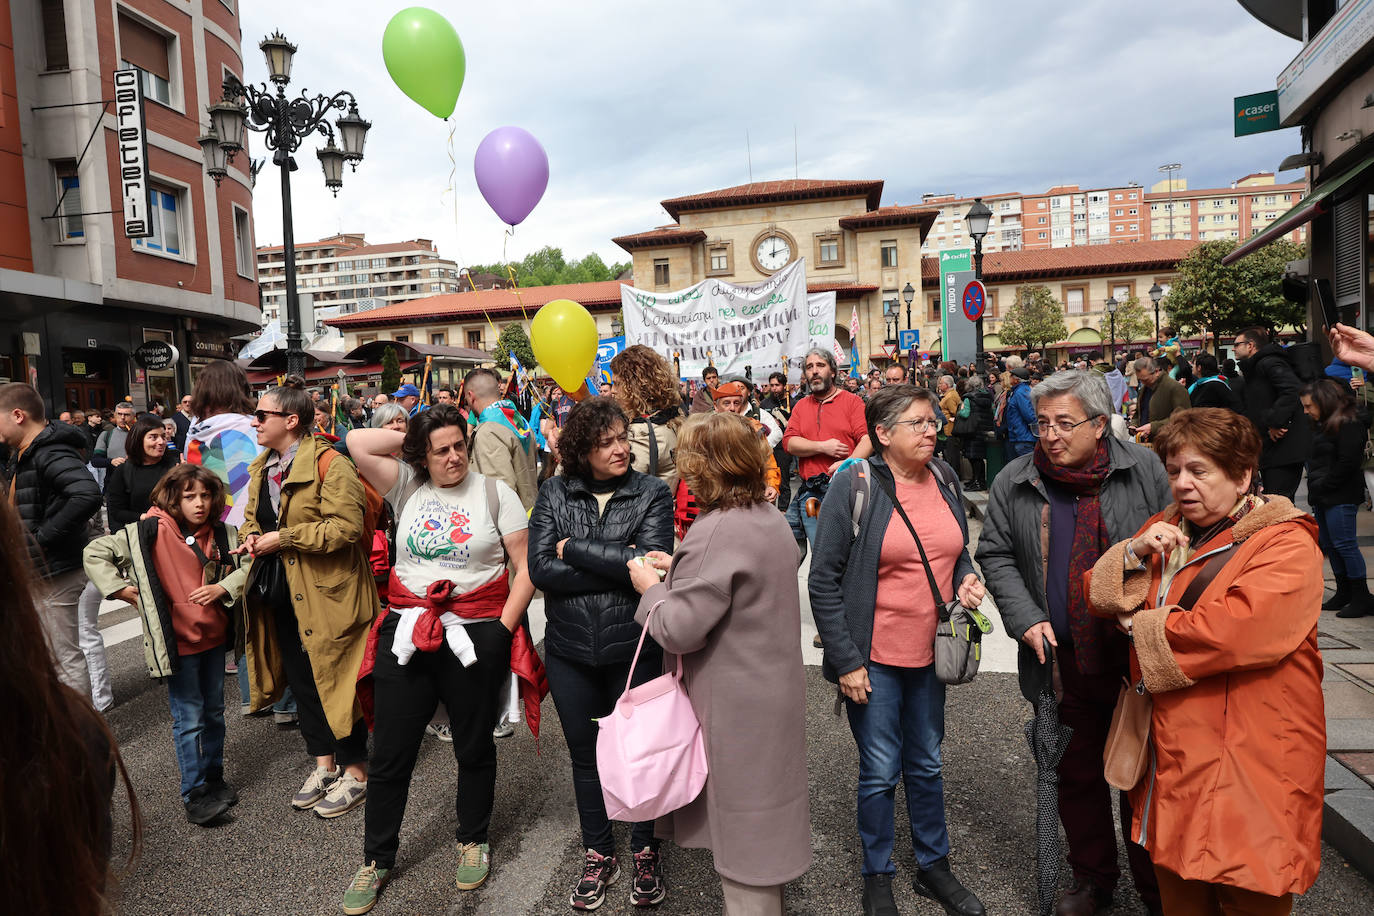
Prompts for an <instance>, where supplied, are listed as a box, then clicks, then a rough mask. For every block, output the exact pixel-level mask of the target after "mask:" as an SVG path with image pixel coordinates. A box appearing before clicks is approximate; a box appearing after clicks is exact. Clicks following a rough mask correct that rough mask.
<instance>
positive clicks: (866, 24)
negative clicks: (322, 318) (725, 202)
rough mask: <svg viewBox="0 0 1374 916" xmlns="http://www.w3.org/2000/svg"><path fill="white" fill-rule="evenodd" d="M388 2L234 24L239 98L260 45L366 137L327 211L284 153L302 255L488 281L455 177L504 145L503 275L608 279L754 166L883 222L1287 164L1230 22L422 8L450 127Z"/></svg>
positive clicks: (1233, 16)
mask: <svg viewBox="0 0 1374 916" xmlns="http://www.w3.org/2000/svg"><path fill="white" fill-rule="evenodd" d="M402 6H403V4H401V3H393V4H390V5H388V4H385V3H381V4H379V3H376V2H362V0H330V2H329V3H328V4H327V6H326V5H325V4H320V3H313V2H312V3H282V2H267V0H243V2H242V3H241V11H242V16H243V43H244V49H243V50H244V57H245V59H246V61H247V67H248V74H247V75H248V79H249V80H251V81H262V80H264V79H265V78H266V67H265V65H264V63H263V60H262V55H261V54H260V53H259V51H258V49H257V43H258V42H259V41H260V40H261V39H262V38H263V36H265V35H266V34H268V33H269V32H271V31H273V30H274V29H280V30H281V31H282V32H284V33H285V34H286V36H287V37H288V38H289V39H291V40H292V41H293V42H295V43H296V44H297V45H298V46H299V48H300V50H299V52H298V53H297V55H296V61H295V68H294V74H293V76H294V81H293V84H292V86H293V88H294V89H296V90H298V91H299V89H300V88H301V87H307V88H309V89H310V90H311V92H312V93H314V92H326V91H327V92H328V93H330V94H332V93H333V92H335V91H337V90H339V89H349V90H351V91H353V92H354V93H356V94H357V96H358V99H359V103H360V105H361V108H362V112H363V115H364V117H367V118H369V119H371V121H372V123H373V128H372V131H371V134H370V136H369V137H368V141H367V152H366V159H365V160H364V162H363V163H362V164H361V166H360V167H359V169H358V171H357V173H356V174H355V173H352V172H349V171H347V170H345V173H344V187H343V189H342V190H341V191H340V192H339V196H338V198H337V200H335V199H333V198H331V197H330V195H329V193H328V192H327V191H326V190H325V188H324V182H323V178H322V176H321V172H320V169H319V164H318V162H317V160H316V159H315V156H314V154H313V148H314V147H313V146H308V147H306V148H303V149H302V151H301V154H298V157H297V158H298V160H299V162H300V166H301V170H300V171H299V172H297V173H296V174H295V175H294V176H293V182H294V185H293V186H294V191H295V194H294V198H293V199H294V202H295V230H296V239H297V240H298V241H303V240H313V239H317V238H321V237H324V236H327V235H332V234H333V233H335V232H338V231H341V230H342V231H350V232H365V233H366V234H367V237H368V240H369V241H372V242H388V241H399V240H402V239H410V238H416V237H421V238H431V239H434V240H435V241H436V242H437V243H438V246H439V250H440V252H441V253H442V254H443V255H444V256H446V257H451V258H453V259H455V260H457V261H458V262H459V264H465V263H469V264H475V263H486V262H491V261H495V260H498V259H500V258H501V256H502V246H503V228H504V227H503V225H502V224H501V222H500V221H499V220H498V219H497V217H496V216H495V215H494V214H493V213H492V212H491V210H490V209H489V208H488V207H487V205H486V202H485V201H484V200H483V199H482V196H481V194H480V193H479V192H478V190H477V185H476V182H475V180H474V178H473V172H472V162H473V153H474V151H475V150H476V147H477V144H478V143H479V142H480V141H481V139H482V137H483V136H485V135H486V134H487V132H489V131H491V130H492V129H494V128H496V127H499V126H501V125H505V124H514V125H518V126H520V127H523V128H525V129H526V130H528V131H530V132H531V133H532V134H534V136H536V137H537V138H539V140H540V141H541V142H542V143H543V145H544V148H545V149H546V150H547V151H548V154H549V163H550V179H549V187H548V191H547V192H546V193H545V195H544V199H543V201H542V202H541V203H540V205H539V206H538V207H537V208H536V209H535V211H534V213H533V214H532V215H531V216H530V217H529V218H528V219H527V220H526V221H525V222H524V223H523V224H521V225H520V226H519V227H517V229H516V232H515V235H514V236H513V237H512V238H511V239H510V241H509V243H508V247H507V249H506V255H507V256H508V257H509V258H510V259H512V260H515V259H518V258H520V257H523V256H524V255H525V254H526V253H528V252H530V251H533V250H535V249H537V248H540V247H541V246H544V245H557V246H561V247H562V248H563V250H564V252H565V254H567V255H568V256H569V257H577V256H581V255H583V254H586V253H587V252H590V251H595V252H597V253H599V254H600V255H601V256H602V257H603V258H604V259H605V260H606V261H607V262H608V263H609V262H611V261H614V260H628V259H629V258H628V255H627V254H626V253H625V252H623V251H621V249H620V248H619V247H618V246H616V245H614V244H613V243H612V242H611V241H610V240H611V238H612V237H613V236H616V235H622V234H627V233H631V232H639V231H642V230H645V229H649V228H652V227H653V226H657V225H662V224H664V223H667V222H670V220H669V218H668V215H667V213H666V212H665V211H664V210H663V208H662V207H661V206H660V205H659V201H660V200H663V199H664V198H668V197H675V196H680V195H684V194H692V193H697V192H701V191H707V190H711V189H715V188H723V187H729V186H731V185H735V184H742V183H744V182H747V181H749V180H750V158H752V167H753V176H752V177H753V180H755V181H763V180H769V179H779V178H792V177H797V176H799V177H802V178H844V179H870V178H881V179H883V180H885V181H886V186H885V188H884V191H883V203H884V204H910V203H916V202H918V201H919V200H920V196H921V194H922V193H927V192H955V193H957V194H960V195H970V196H971V195H974V194H981V193H996V192H1002V191H1021V192H1023V193H1034V192H1039V191H1043V190H1045V189H1046V188H1048V187H1050V186H1052V185H1055V184H1060V183H1077V184H1079V185H1080V186H1082V187H1085V188H1086V187H1095V186H1103V185H1112V184H1124V183H1126V182H1128V181H1136V182H1139V183H1141V184H1143V185H1146V186H1148V185H1150V184H1151V183H1153V182H1154V181H1156V180H1159V179H1160V178H1161V177H1162V176H1160V175H1159V174H1157V172H1156V168H1157V167H1158V166H1159V165H1161V164H1163V163H1166V162H1180V163H1182V164H1183V169H1182V171H1181V172H1180V173H1179V174H1180V175H1181V176H1182V177H1184V178H1186V179H1187V180H1188V182H1189V186H1190V187H1213V186H1224V185H1227V184H1229V183H1230V182H1231V181H1233V180H1235V179H1236V178H1239V177H1240V176H1242V175H1245V174H1247V173H1249V172H1256V171H1261V170H1272V169H1273V168H1274V167H1275V166H1276V165H1277V163H1278V162H1279V160H1280V159H1282V158H1283V157H1284V156H1286V155H1288V154H1290V153H1294V152H1298V150H1299V139H1298V132H1297V130H1296V129H1293V130H1284V131H1276V132H1273V133H1269V134H1260V135H1256V136H1251V137H1241V138H1233V137H1232V117H1233V112H1232V111H1231V110H1230V107H1231V101H1232V98H1233V97H1235V96H1238V95H1246V94H1249V93H1252V92H1261V91H1264V90H1266V89H1273V88H1274V81H1275V77H1276V76H1277V74H1278V72H1279V71H1280V70H1282V69H1283V67H1284V66H1285V65H1286V64H1287V63H1288V62H1289V61H1290V60H1291V59H1292V58H1293V56H1294V55H1295V54H1296V53H1297V51H1298V49H1299V44H1298V42H1296V41H1293V40H1292V39H1289V38H1286V37H1284V36H1281V35H1279V34H1278V33H1277V32H1273V31H1271V30H1270V29H1268V28H1267V27H1265V26H1263V25H1261V24H1260V23H1259V22H1258V21H1256V20H1255V19H1253V18H1251V17H1250V15H1249V14H1248V13H1246V12H1245V11H1244V9H1242V8H1241V6H1240V5H1239V4H1238V3H1235V2H1229V0H1201V2H1199V0H1160V2H1156V3H1152V4H1147V5H1141V4H1127V3H1122V2H1119V0H1097V2H1080V3H1074V4H1060V3H1051V2H1049V0H1019V2H1011V0H978V2H961V0H944V2H940V3H933V2H929V0H920V2H913V0H888V2H876V0H849V2H845V3H838V2H834V0H827V2H820V3H813V2H809V0H791V2H788V3H775V4H762V3H748V4H746V3H739V2H725V0H693V2H690V3H664V4H659V3H652V4H651V3H643V2H622V0H614V2H612V0H592V2H589V3H581V4H570V3H566V2H534V0H502V2H499V3H471V2H468V3H461V4H460V3H456V2H444V3H436V4H435V5H434V6H433V8H434V9H436V10H437V11H438V12H440V13H442V14H443V15H444V16H446V17H447V18H448V19H449V21H450V22H452V23H453V25H454V27H455V28H456V29H457V31H458V34H459V36H460V37H461V38H462V40H463V44H464V47H465V48H466V51H467V80H466V82H465V84H464V86H463V91H462V94H461V95H460V96H459V99H458V105H457V108H456V109H455V111H454V113H453V116H452V117H451V118H450V119H449V121H448V122H447V123H445V122H443V121H441V120H439V119H438V118H436V117H434V116H433V115H431V114H429V113H428V112H426V111H424V110H423V109H421V108H420V107H419V106H418V105H416V104H415V103H413V102H411V101H410V100H409V99H408V98H407V97H406V96H405V95H404V94H403V93H402V92H401V91H400V89H398V88H397V87H396V85H395V84H394V83H393V82H392V81H391V79H390V77H389V76H388V74H387V72H386V67H385V65H384V64H383V61H382V53H381V36H382V32H383V30H384V29H385V27H386V23H387V21H388V20H389V19H390V17H391V16H392V15H393V14H394V13H395V12H397V11H398V10H400V9H401V8H402ZM326 10H327V12H326ZM450 129H453V131H454V132H453V154H454V157H455V159H456V169H454V166H453V165H451V164H450V161H449V153H448V144H449V132H450ZM794 129H795V136H796V147H795V150H796V153H795V155H796V160H797V164H796V165H795V166H794V144H793V135H794ZM746 132H747V133H748V136H749V153H748V154H747V153H746V143H745V136H746ZM310 142H311V143H312V144H313V143H314V141H313V140H312V141H310ZM260 149H261V147H260V145H259V146H257V147H255V152H257V153H258V154H259V155H260V154H261V152H260ZM451 169H454V172H453V181H454V183H455V185H456V203H457V216H456V219H455V214H454V203H455V197H454V195H453V194H449V193H446V190H445V189H446V188H447V187H448V186H449V182H450V178H449V176H450V170H451ZM1299 175H1300V173H1297V172H1293V173H1286V174H1285V175H1282V176H1280V177H1281V178H1287V179H1288V180H1293V179H1294V178H1296V177H1298V176H1299ZM261 177H262V178H263V179H264V180H263V181H262V182H261V183H260V184H259V194H258V195H257V199H256V206H255V220H256V224H257V242H258V244H262V245H266V244H279V243H280V241H281V201H280V196H279V194H278V193H277V192H276V188H277V180H276V178H275V176H273V175H271V174H270V169H269V170H268V172H265V173H264V174H263V176H261Z"/></svg>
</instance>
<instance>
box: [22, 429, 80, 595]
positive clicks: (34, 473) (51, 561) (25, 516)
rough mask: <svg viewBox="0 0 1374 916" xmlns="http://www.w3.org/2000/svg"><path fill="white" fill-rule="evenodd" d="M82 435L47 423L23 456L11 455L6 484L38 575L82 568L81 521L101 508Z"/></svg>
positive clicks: (78, 431)
mask: <svg viewBox="0 0 1374 916" xmlns="http://www.w3.org/2000/svg"><path fill="white" fill-rule="evenodd" d="M87 441H88V440H87V439H86V436H85V435H84V434H83V433H82V432H81V430H79V429H77V428H76V427H75V426H69V425H68V424H66V423H49V424H48V425H47V427H46V428H44V430H43V431H42V432H41V433H39V434H38V435H37V437H35V438H34V440H33V442H31V443H30V444H29V447H28V448H27V449H25V450H24V454H23V455H21V456H18V459H17V460H16V459H15V457H14V456H11V458H10V461H9V466H8V467H7V468H6V472H7V473H6V475H5V483H6V485H7V486H8V484H9V482H10V481H13V482H14V503H15V506H16V507H17V508H18V510H19V517H20V518H21V519H22V520H23V522H24V528H25V530H26V531H27V532H28V533H29V535H30V536H31V537H30V538H29V558H30V559H31V560H32V561H33V565H34V569H36V570H38V571H39V572H40V573H41V574H42V575H43V576H45V577H50V576H55V575H58V574H59V573H64V572H70V571H71V570H73V569H80V568H81V551H82V550H83V549H84V548H85V546H86V523H87V522H88V521H90V518H91V516H92V515H94V514H95V513H96V511H97V510H99V509H100V487H98V486H96V483H95V478H94V477H92V476H91V472H90V471H88V470H86V461H85V459H83V458H82V457H81V450H82V449H83V448H85V447H86V443H87Z"/></svg>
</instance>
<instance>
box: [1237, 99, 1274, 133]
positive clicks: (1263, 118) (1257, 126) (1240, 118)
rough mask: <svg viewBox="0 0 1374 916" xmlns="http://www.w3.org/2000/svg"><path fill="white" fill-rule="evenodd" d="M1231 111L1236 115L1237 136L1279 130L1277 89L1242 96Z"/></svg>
mask: <svg viewBox="0 0 1374 916" xmlns="http://www.w3.org/2000/svg"><path fill="white" fill-rule="evenodd" d="M1231 110H1232V111H1234V112H1235V113H1236V136H1237V137H1246V136H1249V135H1250V134H1262V133H1266V132H1268V131H1271V130H1278V129H1279V93H1278V90H1277V89H1270V90H1269V91H1268V92H1257V93H1255V94H1254V95H1242V96H1240V97H1239V98H1237V99H1236V101H1235V104H1233V105H1232V106H1231Z"/></svg>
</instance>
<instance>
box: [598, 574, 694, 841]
mask: <svg viewBox="0 0 1374 916" xmlns="http://www.w3.org/2000/svg"><path fill="white" fill-rule="evenodd" d="M662 603H663V602H662V601H660V602H658V604H655V605H654V606H653V607H652V608H650V609H649V616H650V617H652V616H653V613H654V611H656V610H658V607H659V605H660V604H662ZM648 622H649V621H648V618H645V621H644V623H645V627H644V632H643V633H641V634H640V637H639V645H638V647H636V648H635V657H634V661H632V662H631V663H630V677H629V678H628V679H627V680H626V682H625V692H624V693H623V694H621V695H620V699H619V700H617V701H616V704H615V708H614V709H612V710H611V713H610V715H607V716H604V717H602V719H601V721H600V726H601V731H600V733H599V734H598V735H597V738H596V766H597V770H598V771H599V773H600V776H601V794H602V796H603V797H604V798H605V800H606V815H607V816H608V817H610V818H611V819H612V820H617V821H647V820H652V819H653V818H656V817H662V816H663V815H665V814H667V813H669V812H670V811H676V810H677V809H678V808H681V807H682V806H683V805H686V804H687V803H689V802H691V801H692V800H693V799H695V798H696V797H697V796H698V795H700V794H701V789H702V787H703V786H704V785H706V743H705V741H704V740H703V739H702V735H701V723H700V722H698V721H697V716H696V712H695V711H693V709H692V702H691V700H689V699H688V697H687V691H686V690H685V689H684V688H683V686H682V656H680V655H679V656H678V659H677V671H675V672H672V673H669V674H664V675H662V676H661V677H656V678H654V679H653V680H652V681H648V682H647V683H644V684H640V685H639V686H638V687H633V688H632V687H630V684H631V683H632V682H633V680H634V671H635V665H636V664H638V663H639V652H640V650H641V649H643V648H644V637H645V636H646V635H648V632H649V628H648Z"/></svg>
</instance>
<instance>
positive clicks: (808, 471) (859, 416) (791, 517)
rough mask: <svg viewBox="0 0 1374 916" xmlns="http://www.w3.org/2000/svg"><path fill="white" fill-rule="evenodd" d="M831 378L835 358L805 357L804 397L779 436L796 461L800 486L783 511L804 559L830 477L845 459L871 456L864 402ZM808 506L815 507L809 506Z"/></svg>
mask: <svg viewBox="0 0 1374 916" xmlns="http://www.w3.org/2000/svg"><path fill="white" fill-rule="evenodd" d="M836 372H837V368H836V365H835V357H834V355H833V354H832V353H831V352H830V351H829V350H824V349H821V348H820V347H816V348H814V349H812V350H809V351H807V354H806V359H805V360H804V361H803V362H802V378H803V379H804V380H805V382H806V391H807V396H806V397H804V398H802V399H801V400H799V401H797V403H796V405H795V406H794V407H793V408H792V416H791V418H790V419H789V420H788V421H787V429H786V430H785V431H784V432H783V435H782V447H783V448H784V449H786V450H787V453H788V454H789V455H792V456H794V457H795V458H796V459H797V464H798V471H797V476H799V477H800V478H801V481H802V483H801V487H800V488H799V489H798V490H797V495H796V496H794V497H793V498H792V502H791V503H790V504H789V505H788V507H787V521H788V523H789V524H791V526H792V535H793V537H795V538H796V539H797V547H798V549H799V550H800V551H801V552H802V555H803V556H805V555H806V551H807V548H808V545H809V543H810V542H812V541H814V540H815V538H816V518H817V516H818V515H819V513H820V502H821V500H822V499H824V498H825V491H826V489H827V488H828V487H829V486H830V478H831V476H832V475H833V474H834V473H835V471H836V469H838V468H839V466H840V463H841V462H843V461H844V460H845V459H846V458H867V457H868V456H869V455H871V454H873V446H872V444H871V443H870V442H869V440H868V425H867V423H866V422H865V421H864V402H863V401H862V400H861V399H860V398H859V397H858V396H857V395H854V394H851V393H850V392H848V391H842V390H840V389H839V388H837V387H835V374H836ZM812 500H814V501H815V503H814V505H808V503H810V502H811V501H812Z"/></svg>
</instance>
